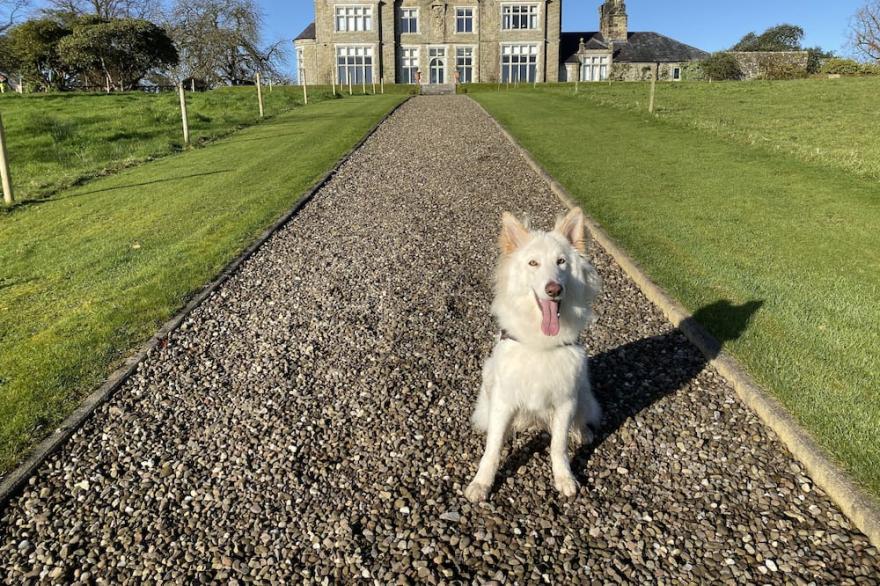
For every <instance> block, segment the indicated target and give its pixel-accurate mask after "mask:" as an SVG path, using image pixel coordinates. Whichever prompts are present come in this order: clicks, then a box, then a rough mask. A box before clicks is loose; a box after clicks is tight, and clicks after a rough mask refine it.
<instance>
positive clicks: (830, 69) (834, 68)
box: [819, 59, 880, 75]
mask: <svg viewBox="0 0 880 586" xmlns="http://www.w3.org/2000/svg"><path fill="white" fill-rule="evenodd" d="M819 72H820V73H827V74H832V75H878V74H880V67H878V66H877V65H870V64H867V63H859V62H858V61H854V60H852V59H828V60H827V61H825V63H824V64H823V65H822V69H820V70H819Z"/></svg>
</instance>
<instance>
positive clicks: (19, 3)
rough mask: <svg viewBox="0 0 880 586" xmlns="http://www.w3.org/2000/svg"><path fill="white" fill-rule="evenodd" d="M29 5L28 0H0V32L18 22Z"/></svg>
mask: <svg viewBox="0 0 880 586" xmlns="http://www.w3.org/2000/svg"><path fill="white" fill-rule="evenodd" d="M30 6H31V3H30V0H0V34H2V33H5V32H6V30H7V29H9V27H11V26H12V25H14V24H15V23H16V22H18V19H19V17H20V16H21V15H22V14H23V13H24V12H26V11H27V10H28V9H29V8H30Z"/></svg>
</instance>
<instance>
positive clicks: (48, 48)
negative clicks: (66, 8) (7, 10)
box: [3, 18, 73, 90]
mask: <svg viewBox="0 0 880 586" xmlns="http://www.w3.org/2000/svg"><path fill="white" fill-rule="evenodd" d="M69 34H70V29H68V28H67V27H65V26H64V25H63V24H61V23H59V22H57V21H56V20H53V19H50V18H41V19H36V20H29V21H27V22H25V23H23V24H20V25H17V26H15V27H13V28H11V29H10V30H9V32H8V33H7V34H6V35H5V37H6V41H5V43H4V45H5V47H4V49H5V50H4V51H3V53H4V57H5V59H7V60H8V62H7V63H6V64H4V66H5V67H6V68H7V70H8V71H16V72H18V73H20V74H21V76H22V77H23V78H24V80H25V81H26V82H28V83H29V84H32V85H34V86H36V87H37V88H39V89H42V90H48V89H62V88H63V87H64V86H65V84H66V83H67V82H68V81H69V78H70V75H71V74H72V73H73V72H72V70H71V68H70V67H69V65H68V64H67V63H65V61H64V60H63V59H62V58H61V56H60V55H59V54H58V43H59V42H60V41H61V39H63V38H64V37H65V36H67V35H69Z"/></svg>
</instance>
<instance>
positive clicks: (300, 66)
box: [296, 47, 306, 85]
mask: <svg viewBox="0 0 880 586" xmlns="http://www.w3.org/2000/svg"><path fill="white" fill-rule="evenodd" d="M304 53H305V51H303V50H302V47H298V48H297V49H296V79H297V80H298V81H299V83H300V85H303V84H304V83H305V82H306V64H305V63H304V61H305V55H304Z"/></svg>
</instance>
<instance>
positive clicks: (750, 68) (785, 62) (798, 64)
mask: <svg viewBox="0 0 880 586" xmlns="http://www.w3.org/2000/svg"><path fill="white" fill-rule="evenodd" d="M728 53H729V54H731V55H733V56H734V57H735V58H736V60H737V62H738V63H739V67H740V69H742V72H743V77H744V79H758V78H761V77H763V76H764V75H766V74H767V72H768V71H770V70H773V69H779V68H786V69H794V70H797V71H802V72H803V73H804V75H806V73H807V64H808V63H809V60H810V54H809V53H808V52H806V51H779V52H770V51H754V52H741V51H728Z"/></svg>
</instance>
